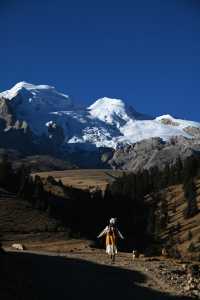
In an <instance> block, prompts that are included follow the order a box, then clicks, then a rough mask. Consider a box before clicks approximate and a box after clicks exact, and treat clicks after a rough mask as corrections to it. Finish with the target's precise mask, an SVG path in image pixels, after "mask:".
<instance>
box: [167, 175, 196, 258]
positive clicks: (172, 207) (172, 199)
mask: <svg viewBox="0 0 200 300" xmlns="http://www.w3.org/2000/svg"><path fill="white" fill-rule="evenodd" d="M196 187H197V204H198V208H199V213H198V214H196V215H195V216H194V217H192V218H188V219H185V218H184V210H185V208H186V199H185V196H184V190H183V185H174V186H171V187H169V188H167V189H165V190H164V191H163V195H164V197H165V199H166V201H167V204H168V213H169V222H168V226H167V228H166V230H165V231H164V232H163V234H162V235H161V238H165V237H167V236H168V237H169V235H170V232H172V233H171V236H172V237H173V239H174V240H176V241H177V245H178V249H179V250H180V252H181V253H183V254H186V253H188V247H189V245H190V244H191V242H193V243H194V244H196V245H197V246H198V247H200V243H199V241H200V188H199V187H200V180H197V181H196ZM177 224H179V226H180V230H178V231H176V230H175V231H174V230H173V228H175V227H176V226H177ZM189 231H190V232H191V239H189V238H188V235H189ZM191 255H192V254H191Z"/></svg>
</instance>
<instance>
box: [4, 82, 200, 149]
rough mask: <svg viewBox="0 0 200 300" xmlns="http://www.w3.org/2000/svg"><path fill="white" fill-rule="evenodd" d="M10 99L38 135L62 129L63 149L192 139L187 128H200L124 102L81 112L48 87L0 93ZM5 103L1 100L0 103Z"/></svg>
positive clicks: (22, 86) (23, 86) (109, 101)
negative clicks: (152, 114) (157, 139)
mask: <svg viewBox="0 0 200 300" xmlns="http://www.w3.org/2000/svg"><path fill="white" fill-rule="evenodd" d="M0 98H2V99H7V100H8V101H7V102H8V104H9V106H10V107H11V110H12V111H13V112H14V114H15V119H16V120H19V121H26V122H27V123H28V125H29V127H30V129H31V130H32V131H33V132H34V134H36V135H42V134H48V130H49V124H54V123H55V124H56V125H59V126H61V127H62V129H63V132H64V140H63V146H64V148H65V147H67V146H69V145H71V146H72V145H73V146H74V147H76V145H77V146H78V144H79V146H81V145H82V146H84V145H94V146H95V147H97V148H98V147H108V148H114V149H116V148H117V147H118V146H119V145H127V144H133V143H136V142H139V141H141V140H144V139H148V138H154V137H160V138H161V139H163V140H169V139H170V138H171V137H172V136H184V137H186V138H192V134H191V133H190V132H186V131H185V128H187V127H196V128H200V123H197V122H193V121H186V120H181V119H175V118H173V117H171V116H169V115H165V116H160V117H157V118H155V119H154V118H152V117H148V116H147V115H145V114H141V113H138V112H137V111H135V109H134V108H133V107H132V106H130V105H127V104H126V103H125V102H124V101H123V100H121V99H113V98H107V97H103V98H100V99H98V100H96V101H95V102H94V103H93V104H91V105H90V106H88V107H85V108H83V109H78V108H77V107H75V106H74V104H73V103H72V101H71V99H70V97H69V96H68V95H65V94H63V93H60V92H58V91H57V90H56V89H55V88H54V87H52V86H49V85H34V84H30V83H27V82H24V81H22V82H19V83H17V84H16V85H15V86H14V87H12V88H11V89H10V90H7V91H4V92H1V93H0ZM1 101H2V100H1Z"/></svg>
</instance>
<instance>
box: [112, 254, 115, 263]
mask: <svg viewBox="0 0 200 300" xmlns="http://www.w3.org/2000/svg"><path fill="white" fill-rule="evenodd" d="M112 262H113V263H114V262H115V254H113V256H112Z"/></svg>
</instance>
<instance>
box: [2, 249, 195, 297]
mask: <svg viewBox="0 0 200 300" xmlns="http://www.w3.org/2000/svg"><path fill="white" fill-rule="evenodd" d="M154 271H155V272H156V269H155V270H154ZM152 274H153V273H152V272H149V270H148V269H146V265H145V264H142V263H139V262H137V263H133V262H132V261H131V259H130V255H128V254H119V256H118V258H117V261H116V263H115V265H110V264H109V261H108V260H107V257H106V256H105V253H104V252H102V250H93V251H92V250H88V252H87V251H84V252H78V251H77V252H70V253H60V254H58V253H48V252H42V253H41V252H36V251H35V252H34V251H32V252H23V253H18V252H17V253H16V252H7V253H6V254H4V255H3V257H2V256H1V275H3V277H2V280H1V286H0V298H1V299H3V300H16V299H18V300H25V299H26V300H27V299H29V300H55V299H73V300H74V299H75V300H76V299H88V300H89V299H92V300H94V299H95V300H98V299H126V300H129V299H131V300H133V299H134V300H137V299H138V300H164V299H168V300H173V299H181V300H183V299H185V300H186V299H190V298H188V297H179V296H178V295H177V293H176V292H175V291H174V290H173V288H172V287H169V286H168V285H165V284H163V282H162V281H159V280H158V279H156V276H152Z"/></svg>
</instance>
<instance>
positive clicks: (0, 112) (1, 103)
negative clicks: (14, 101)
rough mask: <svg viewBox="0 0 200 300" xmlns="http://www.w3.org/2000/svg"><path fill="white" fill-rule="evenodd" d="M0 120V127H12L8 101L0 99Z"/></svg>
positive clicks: (12, 117) (12, 115)
mask: <svg viewBox="0 0 200 300" xmlns="http://www.w3.org/2000/svg"><path fill="white" fill-rule="evenodd" d="M0 120H1V123H2V126H1V127H9V126H12V125H13V122H14V114H13V112H12V109H11V107H10V105H9V100H7V99H4V98H0Z"/></svg>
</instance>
